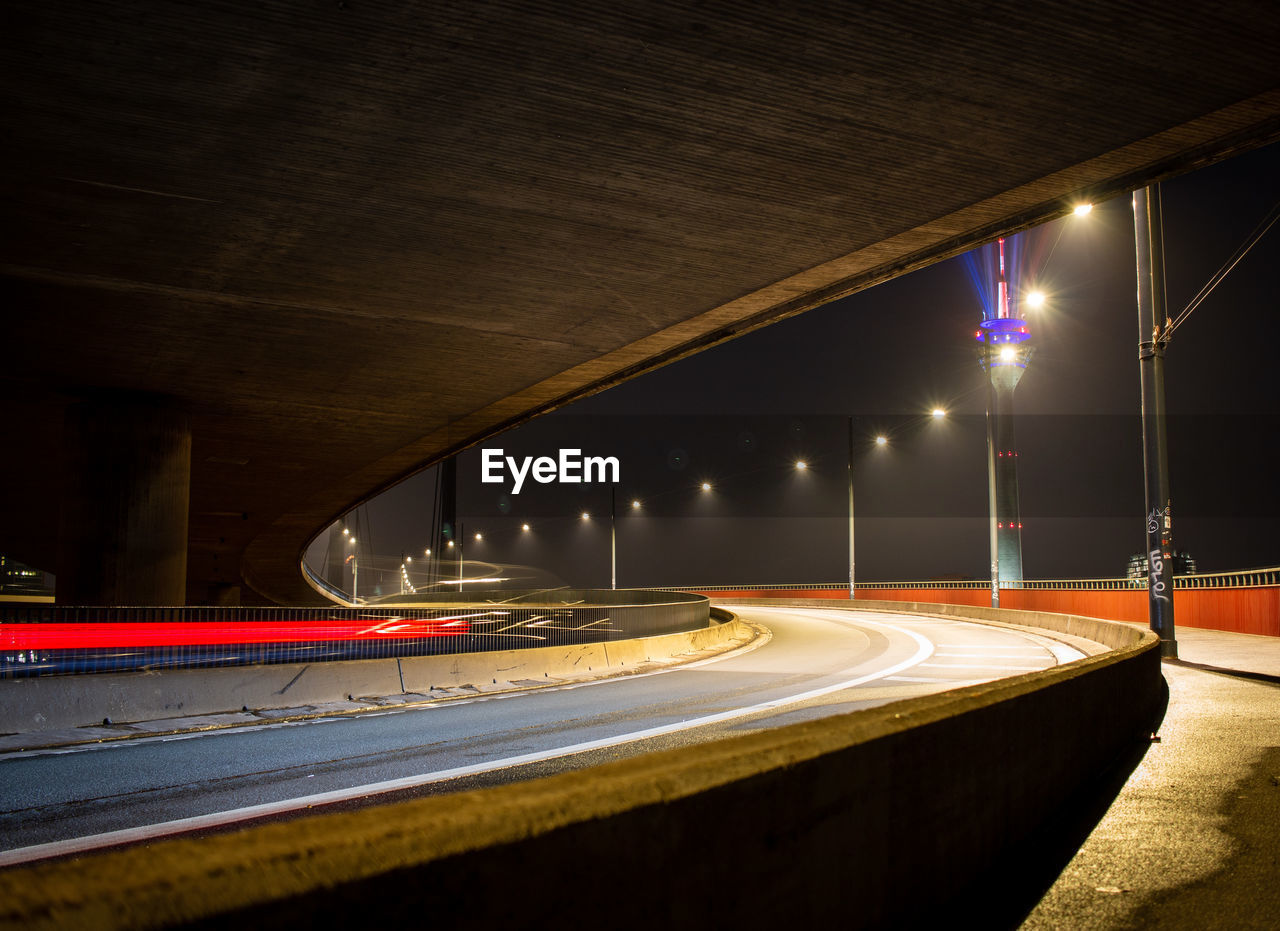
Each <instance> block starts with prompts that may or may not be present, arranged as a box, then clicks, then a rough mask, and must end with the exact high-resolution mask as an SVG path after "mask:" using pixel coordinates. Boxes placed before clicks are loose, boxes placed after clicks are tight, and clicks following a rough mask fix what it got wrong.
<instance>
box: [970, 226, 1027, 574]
mask: <svg viewBox="0 0 1280 931" xmlns="http://www.w3.org/2000/svg"><path fill="white" fill-rule="evenodd" d="M998 247H999V250H998V255H999V268H998V272H999V276H998V278H997V280H996V301H995V305H994V306H993V307H992V308H991V309H990V311H989V312H988V313H987V315H986V316H984V318H983V320H982V323H981V324H980V325H979V327H978V330H977V332H976V333H975V334H974V336H975V337H976V338H977V340H978V360H979V362H980V364H981V365H982V368H983V370H984V371H985V372H986V373H987V382H988V388H987V425H988V426H987V431H988V432H987V442H988V444H989V445H990V454H989V456H988V468H989V471H990V473H991V474H990V476H989V483H990V489H991V503H992V507H991V510H992V520H993V521H994V523H995V526H994V527H993V528H992V549H993V552H992V554H991V555H992V563H993V566H992V569H993V576H992V584H993V595H995V596H996V597H998V592H997V591H995V589H994V586H995V585H996V584H997V579H996V578H995V568H996V567H995V565H994V564H995V562H996V559H997V557H998V559H999V579H998V584H1001V585H1003V584H1005V583H1008V582H1021V581H1022V516H1021V514H1020V513H1019V511H1018V446H1017V443H1016V442H1015V441H1014V436H1013V392H1014V389H1015V388H1017V387H1018V381H1019V380H1020V379H1021V378H1022V373H1023V372H1025V371H1026V369H1027V362H1028V361H1030V359H1031V353H1032V347H1031V346H1030V345H1028V340H1030V339H1031V331H1030V330H1029V329H1028V328H1027V321H1026V320H1025V319H1023V318H1022V317H1020V316H1018V315H1017V313H1016V312H1015V311H1016V308H1011V306H1010V305H1011V303H1012V297H1011V289H1010V287H1009V272H1008V267H1007V265H1006V263H1005V240H1004V239H1003V238H1001V239H1000V240H999V241H998Z"/></svg>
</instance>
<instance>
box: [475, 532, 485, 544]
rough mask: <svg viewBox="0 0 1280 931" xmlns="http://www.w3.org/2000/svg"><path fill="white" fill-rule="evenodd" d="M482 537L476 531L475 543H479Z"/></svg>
mask: <svg viewBox="0 0 1280 931" xmlns="http://www.w3.org/2000/svg"><path fill="white" fill-rule="evenodd" d="M483 539H484V537H482V536H481V535H480V534H478V533H477V534H476V542H477V543H479V542H480V541H481V540H483Z"/></svg>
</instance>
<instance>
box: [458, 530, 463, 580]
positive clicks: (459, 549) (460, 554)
mask: <svg viewBox="0 0 1280 931" xmlns="http://www.w3.org/2000/svg"><path fill="white" fill-rule="evenodd" d="M462 540H463V537H462V521H458V582H459V583H461V582H462ZM458 591H462V585H461V584H459V585H458Z"/></svg>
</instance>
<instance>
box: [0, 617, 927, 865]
mask: <svg viewBox="0 0 1280 931" xmlns="http://www.w3.org/2000/svg"><path fill="white" fill-rule="evenodd" d="M857 622H858V623H859V624H869V625H871V626H873V627H883V628H885V629H887V630H892V631H895V632H897V633H900V634H903V635H905V636H907V637H910V638H911V639H912V640H913V641H915V643H916V651H915V653H913V654H912V655H911V657H910V658H909V659H906V660H903V661H902V662H900V663H897V664H895V665H893V666H890V667H888V668H886V669H882V670H880V671H878V672H874V673H869V674H867V675H864V676H858V677H856V678H853V679H846V680H844V681H842V682H836V683H834V684H832V685H827V686H823V687H822V688H817V689H810V690H809V691H807V692H799V693H797V694H795V695H791V696H788V697H786V698H775V699H772V700H771V701H766V702H760V703H759V704H756V705H750V706H748V707H745V708H735V709H733V710H730V711H722V712H719V713H717V714H709V715H704V716H702V717H700V718H690V719H689V720H687V721H680V722H677V723H675V724H664V725H661V726H659V727H650V728H646V729H644V730H640V731H632V732H631V733H629V734H616V735H614V736H612V737H603V738H600V739H598V740H587V741H583V742H581V743H576V744H570V745H569V746H566V747H555V748H551V749H548V750H539V751H536V752H533V753H522V754H519V755H517V756H510V757H506V758H505V759H501V760H490V761H489V762H486V763H473V764H471V765H469V766H456V767H453V768H451V769H442V770H437V771H436V772H434V773H424V774H422V775H419V776H406V777H404V778H401V779H389V780H387V781H385V782H373V783H369V784H368V785H363V786H353V787H352V788H349V789H335V790H333V791H331V792H321V793H319V794H317V795H307V796H303V797H301V798H293V799H286V800H283V801H279V802H268V803H265V804H262V805H251V806H249V807H248V808H239V809H235V810H232V811H225V812H219V813H215V814H210V815H199V816H196V817H193V818H181V819H179V820H177V821H165V822H161V823H160V824H151V825H144V826H142V827H137V828H125V829H123V830H119V831H108V832H107V833H105V834H94V835H91V836H88V837H77V838H71V839H69V840H63V841H53V842H51V843H48V844H34V845H32V846H30V847H19V848H17V849H14V850H6V851H3V852H0V866H12V865H13V864H16V863H28V862H30V861H32V860H42V859H46V858H48V857H58V856H66V855H69V854H77V853H84V852H86V851H89V850H97V849H99V848H102V847H111V846H114V845H116V844H129V843H137V842H140V841H148V840H154V839H156V838H159V837H165V836H168V835H170V834H181V833H185V832H187V831H198V830H203V829H207V828H215V827H222V826H224V825H227V824H234V823H236V822H238V821H249V820H252V819H254V818H263V817H268V816H271V815H279V814H284V813H286V812H291V811H296V810H298V809H302V808H310V807H314V806H316V805H331V804H333V803H335V802H345V801H350V800H352V799H357V798H363V797H364V796H367V795H380V794H382V793H384V792H396V791H399V790H402V789H414V788H417V787H418V786H423V785H428V784H430V783H433V782H444V781H446V780H448V779H457V778H460V777H462V776H474V775H477V774H479V773H486V772H491V771H493V770H495V769H505V768H506V767H509V766H523V765H526V764H528V763H540V762H542V761H544V760H550V759H555V758H557V757H562V756H573V755H575V754H578V753H589V752H590V751H592V750H601V749H604V748H606V747H616V746H618V745H619V744H624V743H631V742H633V741H638V740H646V739H648V738H651V737H661V736H664V735H666V734H673V733H676V732H677V731H683V730H689V729H691V728H695V727H703V726H705V725H709V724H719V723H722V722H724V721H733V720H736V719H738V718H744V717H747V716H748V715H752V714H757V713H759V712H762V711H771V710H773V709H775V708H782V707H785V706H786V705H793V704H797V703H799V702H803V701H808V700H810V699H813V698H820V697H821V696H823V695H830V694H831V693H832V692H839V691H843V690H844V689H849V688H854V687H856V686H859V685H861V684H863V683H864V682H871V681H873V680H875V679H884V678H886V677H888V676H891V675H893V674H894V673H898V672H902V671H903V670H904V669H910V668H911V667H912V666H917V665H923V661H924V660H926V659H928V658H929V657H930V656H932V655H933V650H934V646H933V644H932V643H930V642H929V641H928V640H927V639H926V638H925V637H923V636H921V635H920V634H918V633H916V632H915V631H912V630H907V629H906V628H903V627H897V626H895V625H893V624H885V623H882V622H879V621H871V620H867V619H866V618H862V617H860V618H858V619H857Z"/></svg>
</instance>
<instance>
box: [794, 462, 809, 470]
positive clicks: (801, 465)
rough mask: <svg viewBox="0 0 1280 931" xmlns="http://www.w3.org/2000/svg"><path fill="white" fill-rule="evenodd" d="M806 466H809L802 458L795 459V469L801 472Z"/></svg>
mask: <svg viewBox="0 0 1280 931" xmlns="http://www.w3.org/2000/svg"><path fill="white" fill-rule="evenodd" d="M807 468H809V463H807V462H805V461H804V460H803V459H797V460H796V469H797V470H798V471H800V472H803V471H804V470H805V469H807Z"/></svg>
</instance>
